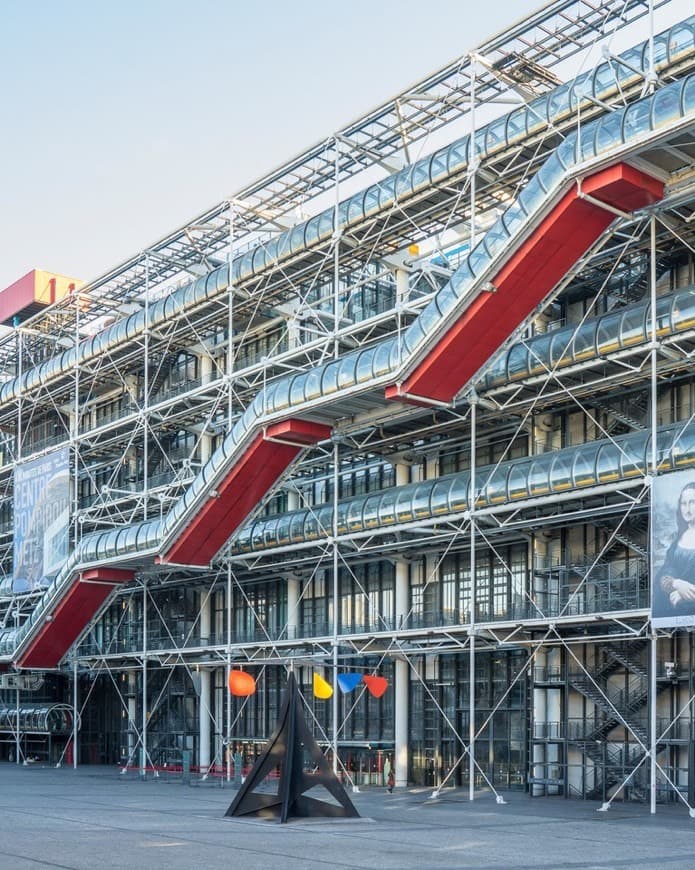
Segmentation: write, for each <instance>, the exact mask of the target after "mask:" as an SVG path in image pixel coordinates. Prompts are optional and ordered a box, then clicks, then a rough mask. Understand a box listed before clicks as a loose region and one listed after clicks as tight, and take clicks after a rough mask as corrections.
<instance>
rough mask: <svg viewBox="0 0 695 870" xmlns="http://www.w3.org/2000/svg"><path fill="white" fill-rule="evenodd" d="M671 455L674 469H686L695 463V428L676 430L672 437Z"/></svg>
mask: <svg viewBox="0 0 695 870" xmlns="http://www.w3.org/2000/svg"><path fill="white" fill-rule="evenodd" d="M670 454H671V456H672V463H673V467H674V468H685V467H687V466H690V465H693V463H695V427H693V426H686V427H685V428H683V427H682V426H678V427H677V428H676V430H675V432H674V434H673V436H672V442H671V445H670Z"/></svg>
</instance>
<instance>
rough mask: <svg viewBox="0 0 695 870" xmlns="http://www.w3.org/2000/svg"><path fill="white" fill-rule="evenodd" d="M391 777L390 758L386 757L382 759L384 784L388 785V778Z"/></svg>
mask: <svg viewBox="0 0 695 870" xmlns="http://www.w3.org/2000/svg"><path fill="white" fill-rule="evenodd" d="M390 775H391V756H390V755H387V756H386V758H385V759H384V782H385V783H387V784H388V781H389V776H390Z"/></svg>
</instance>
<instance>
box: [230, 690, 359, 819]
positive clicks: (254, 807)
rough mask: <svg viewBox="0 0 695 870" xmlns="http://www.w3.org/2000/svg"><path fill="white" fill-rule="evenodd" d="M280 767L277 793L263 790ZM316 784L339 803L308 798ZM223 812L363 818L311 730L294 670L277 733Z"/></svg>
mask: <svg viewBox="0 0 695 870" xmlns="http://www.w3.org/2000/svg"><path fill="white" fill-rule="evenodd" d="M276 767H279V768H280V779H279V781H278V789H277V793H275V792H272V791H260V790H259V786H260V785H261V784H262V783H263V782H264V780H265V779H266V777H267V776H268V774H269V773H271V772H272V771H273V770H274V769H275V768H276ZM308 770H310V771H311V772H308ZM317 786H322V787H323V788H325V789H326V790H327V791H328V793H329V794H330V795H331V796H332V797H333V798H334V799H335V801H336V803H329V802H328V801H325V800H321V799H319V798H318V797H310V796H309V795H308V794H307V792H309V791H310V790H311V789H313V788H316V787H317ZM225 816H259V817H261V818H276V819H278V820H279V821H280V822H281V823H284V822H286V821H287V820H288V819H290V818H312V817H322V816H328V817H334V818H359V813H358V812H357V810H356V809H355V807H354V805H353V803H352V801H351V800H350V798H349V797H348V796H347V793H346V792H345V789H344V788H343V786H342V785H341V784H340V782H339V781H338V778H337V777H336V776H335V774H334V773H333V771H332V770H331V768H330V766H329V764H328V761H327V760H326V757H325V756H324V754H323V752H321V749H320V748H319V745H318V744H317V742H316V740H315V739H314V736H313V734H312V733H311V731H310V730H309V726H308V725H307V723H306V719H305V718H304V712H303V710H302V704H301V699H300V697H299V690H298V688H297V681H296V679H295V676H294V674H293V673H290V676H289V679H288V681H287V688H286V689H285V695H284V698H283V701H282V708H281V710H280V718H279V720H278V724H277V726H276V728H275V731H274V732H273V735H272V737H271V738H270V740H269V741H268V743H267V744H266V745H265V747H264V749H263V752H262V753H261V755H260V756H259V758H258V760H257V761H256V763H255V764H254V766H253V769H252V770H251V773H250V774H249V775H248V777H247V778H246V782H245V783H244V784H243V785H242V787H241V788H240V789H239V791H238V792H237V795H236V797H235V798H234V800H233V801H232V803H231V806H230V807H229V809H228V810H227V812H226V813H225Z"/></svg>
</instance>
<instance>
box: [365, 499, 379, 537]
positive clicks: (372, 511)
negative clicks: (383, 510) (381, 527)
mask: <svg viewBox="0 0 695 870" xmlns="http://www.w3.org/2000/svg"><path fill="white" fill-rule="evenodd" d="M380 502H381V493H378V494H377V495H370V496H369V497H368V498H367V499H365V501H364V503H363V511H362V524H363V526H364V528H365V529H373V528H374V527H375V526H377V525H378V524H379V503H380Z"/></svg>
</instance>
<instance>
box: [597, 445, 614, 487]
mask: <svg viewBox="0 0 695 870" xmlns="http://www.w3.org/2000/svg"><path fill="white" fill-rule="evenodd" d="M596 470H597V473H598V479H599V481H600V482H601V483H611V482H612V481H614V480H618V479H619V477H620V451H619V450H618V448H617V447H616V445H615V444H611V443H608V444H604V445H603V446H602V447H601V449H600V450H599V452H598V459H597V461H596Z"/></svg>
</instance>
